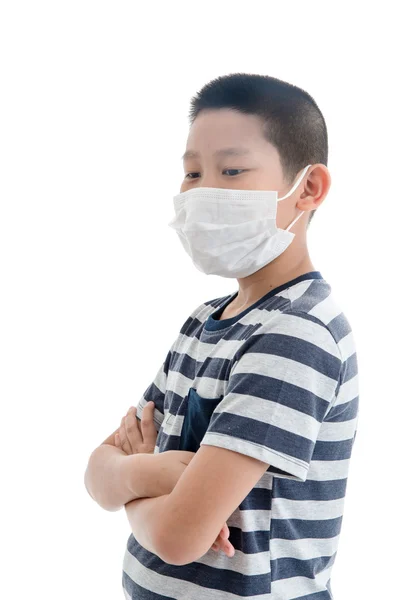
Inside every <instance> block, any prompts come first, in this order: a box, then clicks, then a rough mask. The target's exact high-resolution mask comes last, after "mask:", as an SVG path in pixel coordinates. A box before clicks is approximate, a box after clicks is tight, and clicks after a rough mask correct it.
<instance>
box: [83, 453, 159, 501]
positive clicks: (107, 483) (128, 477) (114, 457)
mask: <svg viewBox="0 0 400 600" xmlns="http://www.w3.org/2000/svg"><path fill="white" fill-rule="evenodd" d="M152 459H154V455H151V454H131V455H126V454H125V453H124V452H123V451H122V450H121V449H119V448H116V447H115V446H111V445H109V444H102V445H101V446H99V447H98V448H96V449H95V450H94V451H93V452H92V454H91V456H90V458H89V462H88V466H87V469H86V472H85V485H86V489H87V490H88V492H89V494H90V495H91V496H92V498H93V499H94V500H95V501H96V502H97V504H99V506H101V507H102V508H104V509H105V510H108V511H117V510H120V509H121V508H122V507H123V506H124V505H125V504H126V503H127V502H130V501H131V500H135V499H137V498H143V497H147V496H150V495H151V494H153V493H154V492H156V491H157V490H156V489H155V485H156V483H157V470H156V464H155V461H154V460H152ZM155 495H156V494H155Z"/></svg>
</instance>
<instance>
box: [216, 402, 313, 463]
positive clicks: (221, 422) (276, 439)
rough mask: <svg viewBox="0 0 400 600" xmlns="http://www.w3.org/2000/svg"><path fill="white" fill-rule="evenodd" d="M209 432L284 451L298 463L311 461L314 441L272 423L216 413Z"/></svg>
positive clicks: (231, 414)
mask: <svg viewBox="0 0 400 600" xmlns="http://www.w3.org/2000/svg"><path fill="white" fill-rule="evenodd" d="M208 432H211V433H212V432H214V433H218V434H222V435H227V436H230V437H234V438H238V439H239V440H243V441H247V442H250V443H253V444H256V445H258V446H260V447H261V448H262V447H263V446H264V447H265V448H270V449H271V450H276V451H277V452H282V453H284V454H287V455H289V456H293V457H294V458H295V459H297V460H295V462H296V464H298V461H299V460H302V461H304V462H307V463H309V462H310V460H311V456H312V453H313V449H314V442H313V441H312V440H309V439H308V438H305V437H303V436H301V435H296V434H295V433H291V432H290V431H287V430H286V429H280V428H279V427H275V426H274V425H271V424H270V423H262V422H261V421H256V420H255V419H250V418H248V417H241V416H239V415H234V414H233V413H215V412H214V414H213V415H212V417H211V421H210V425H209V427H208Z"/></svg>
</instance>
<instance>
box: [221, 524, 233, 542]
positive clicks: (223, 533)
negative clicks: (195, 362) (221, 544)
mask: <svg viewBox="0 0 400 600" xmlns="http://www.w3.org/2000/svg"><path fill="white" fill-rule="evenodd" d="M229 533H230V532H229V529H228V525H227V524H226V523H225V524H224V526H223V527H222V529H221V531H220V533H219V535H220V536H221V538H222V539H223V540H227V539H228V537H229Z"/></svg>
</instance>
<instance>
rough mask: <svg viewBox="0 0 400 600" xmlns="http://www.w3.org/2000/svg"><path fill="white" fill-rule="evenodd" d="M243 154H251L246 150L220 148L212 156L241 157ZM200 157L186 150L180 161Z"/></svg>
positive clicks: (192, 151)
mask: <svg viewBox="0 0 400 600" xmlns="http://www.w3.org/2000/svg"><path fill="white" fill-rule="evenodd" d="M244 154H251V152H250V150H249V149H248V148H233V147H231V148H221V149H220V150H216V151H215V152H214V153H213V156H243V155H244ZM198 156H200V154H199V152H195V151H194V150H186V152H185V153H184V154H183V155H182V160H186V159H187V158H197V157H198Z"/></svg>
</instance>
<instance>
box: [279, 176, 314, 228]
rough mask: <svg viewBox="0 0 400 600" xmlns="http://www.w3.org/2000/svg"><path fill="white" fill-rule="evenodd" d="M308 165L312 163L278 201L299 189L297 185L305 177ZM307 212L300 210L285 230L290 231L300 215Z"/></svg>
mask: <svg viewBox="0 0 400 600" xmlns="http://www.w3.org/2000/svg"><path fill="white" fill-rule="evenodd" d="M308 167H311V165H307V166H306V167H304V169H303V171H302V172H301V174H300V177H299V179H298V180H297V181H296V183H295V184H294V185H293V187H292V188H291V189H290V190H289V191H288V192H287V194H285V195H284V196H282V198H277V202H279V201H280V200H284V199H285V198H287V197H288V196H290V195H291V194H293V192H294V191H295V189H297V187H298V186H299V185H300V183H301V180H302V179H303V177H304V175H305V173H306V171H307V169H308ZM304 213H305V211H304V210H302V211H301V212H300V214H298V215H297V217H296V218H295V219H294V221H292V223H291V224H290V225H289V226H288V227H286V229H285V231H289V229H291V228H292V227H293V225H294V224H295V223H296V222H297V221H298V220H299V219H300V217H301V216H302V215H303V214H304Z"/></svg>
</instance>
